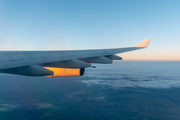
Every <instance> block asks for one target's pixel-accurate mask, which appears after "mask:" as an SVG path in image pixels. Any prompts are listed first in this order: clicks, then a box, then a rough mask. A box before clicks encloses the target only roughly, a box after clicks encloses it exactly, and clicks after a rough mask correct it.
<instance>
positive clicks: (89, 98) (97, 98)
mask: <svg viewBox="0 0 180 120" xmlns="http://www.w3.org/2000/svg"><path fill="white" fill-rule="evenodd" d="M105 98H106V97H105V96H104V95H100V96H91V97H88V98H87V100H95V101H107V100H106V99H105Z"/></svg>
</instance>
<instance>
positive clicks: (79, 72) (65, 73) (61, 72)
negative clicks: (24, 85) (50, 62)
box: [44, 67, 85, 77]
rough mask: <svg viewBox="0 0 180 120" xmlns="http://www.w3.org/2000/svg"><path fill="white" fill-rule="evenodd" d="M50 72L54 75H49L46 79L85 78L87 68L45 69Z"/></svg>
mask: <svg viewBox="0 0 180 120" xmlns="http://www.w3.org/2000/svg"><path fill="white" fill-rule="evenodd" d="M44 68H45V69H48V70H50V71H53V72H54V74H53V75H47V76H46V77H69V76H83V74H84V71H85V68H78V69H69V68H55V67H44Z"/></svg>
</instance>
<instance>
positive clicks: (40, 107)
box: [36, 103, 57, 109]
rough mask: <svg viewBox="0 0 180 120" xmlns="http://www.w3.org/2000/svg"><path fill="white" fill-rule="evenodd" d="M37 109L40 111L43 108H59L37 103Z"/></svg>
mask: <svg viewBox="0 0 180 120" xmlns="http://www.w3.org/2000/svg"><path fill="white" fill-rule="evenodd" d="M36 105H37V108H39V109H43V108H57V107H55V106H53V105H52V104H49V103H37V104H36Z"/></svg>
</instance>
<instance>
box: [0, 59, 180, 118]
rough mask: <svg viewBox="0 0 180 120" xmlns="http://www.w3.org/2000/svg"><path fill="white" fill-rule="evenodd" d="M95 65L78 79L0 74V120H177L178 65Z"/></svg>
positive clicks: (179, 109)
mask: <svg viewBox="0 0 180 120" xmlns="http://www.w3.org/2000/svg"><path fill="white" fill-rule="evenodd" d="M95 66H96V67H97V68H88V69H86V73H85V75H84V76H82V77H65V78H46V77H26V76H18V75H8V74H0V120H180V62H175V61H174V62H165V61H115V62H114V63H113V64H108V65H99V64H97V65H95Z"/></svg>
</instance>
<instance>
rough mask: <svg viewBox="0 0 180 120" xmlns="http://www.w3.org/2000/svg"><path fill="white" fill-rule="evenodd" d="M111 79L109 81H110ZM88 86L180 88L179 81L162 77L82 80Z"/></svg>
mask: <svg viewBox="0 0 180 120" xmlns="http://www.w3.org/2000/svg"><path fill="white" fill-rule="evenodd" d="M108 78H109V80H108ZM81 82H82V83H85V84H87V87H91V86H93V85H98V86H100V87H107V86H108V87H112V88H116V89H117V88H125V87H142V88H155V89H168V88H177V87H180V81H179V80H178V79H169V78H163V77H162V78H161V77H152V76H151V77H139V78H138V77H117V78H115V77H113V79H112V77H102V78H101V77H98V78H95V79H91V80H86V79H85V80H81Z"/></svg>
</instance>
